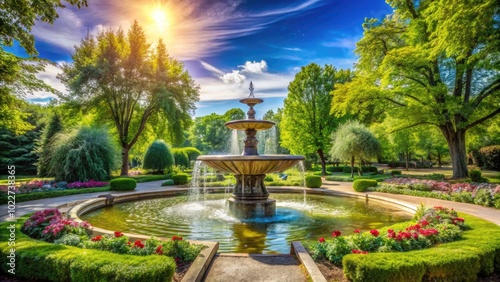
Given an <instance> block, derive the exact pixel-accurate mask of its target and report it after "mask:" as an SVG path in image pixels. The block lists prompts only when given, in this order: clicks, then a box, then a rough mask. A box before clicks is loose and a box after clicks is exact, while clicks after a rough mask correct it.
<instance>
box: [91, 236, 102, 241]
mask: <svg viewBox="0 0 500 282" xmlns="http://www.w3.org/2000/svg"><path fill="white" fill-rule="evenodd" d="M101 239H102V236H101V235H99V236H95V237H94V238H92V239H90V240H91V241H92V242H97V241H101Z"/></svg>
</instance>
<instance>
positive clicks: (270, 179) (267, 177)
mask: <svg viewBox="0 0 500 282" xmlns="http://www.w3.org/2000/svg"><path fill="white" fill-rule="evenodd" d="M264 181H267V182H271V181H274V177H272V176H271V175H266V177H264Z"/></svg>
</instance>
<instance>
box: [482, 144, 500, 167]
mask: <svg viewBox="0 0 500 282" xmlns="http://www.w3.org/2000/svg"><path fill="white" fill-rule="evenodd" d="M479 153H480V154H481V157H482V159H483V162H484V166H485V167H486V168H489V169H493V170H497V171H498V170H500V145H494V146H488V147H483V148H481V149H480V150H479Z"/></svg>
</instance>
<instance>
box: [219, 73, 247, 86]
mask: <svg viewBox="0 0 500 282" xmlns="http://www.w3.org/2000/svg"><path fill="white" fill-rule="evenodd" d="M246 78H247V77H246V76H244V75H242V74H241V73H240V71H239V70H233V72H229V73H226V74H225V75H221V76H220V79H222V81H223V82H224V83H238V84H242V83H243V82H245V79H246Z"/></svg>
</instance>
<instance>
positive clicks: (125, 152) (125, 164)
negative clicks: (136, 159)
mask: <svg viewBox="0 0 500 282" xmlns="http://www.w3.org/2000/svg"><path fill="white" fill-rule="evenodd" d="M129 150H130V148H127V147H125V148H122V169H121V172H120V175H121V176H128V151H129Z"/></svg>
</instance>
